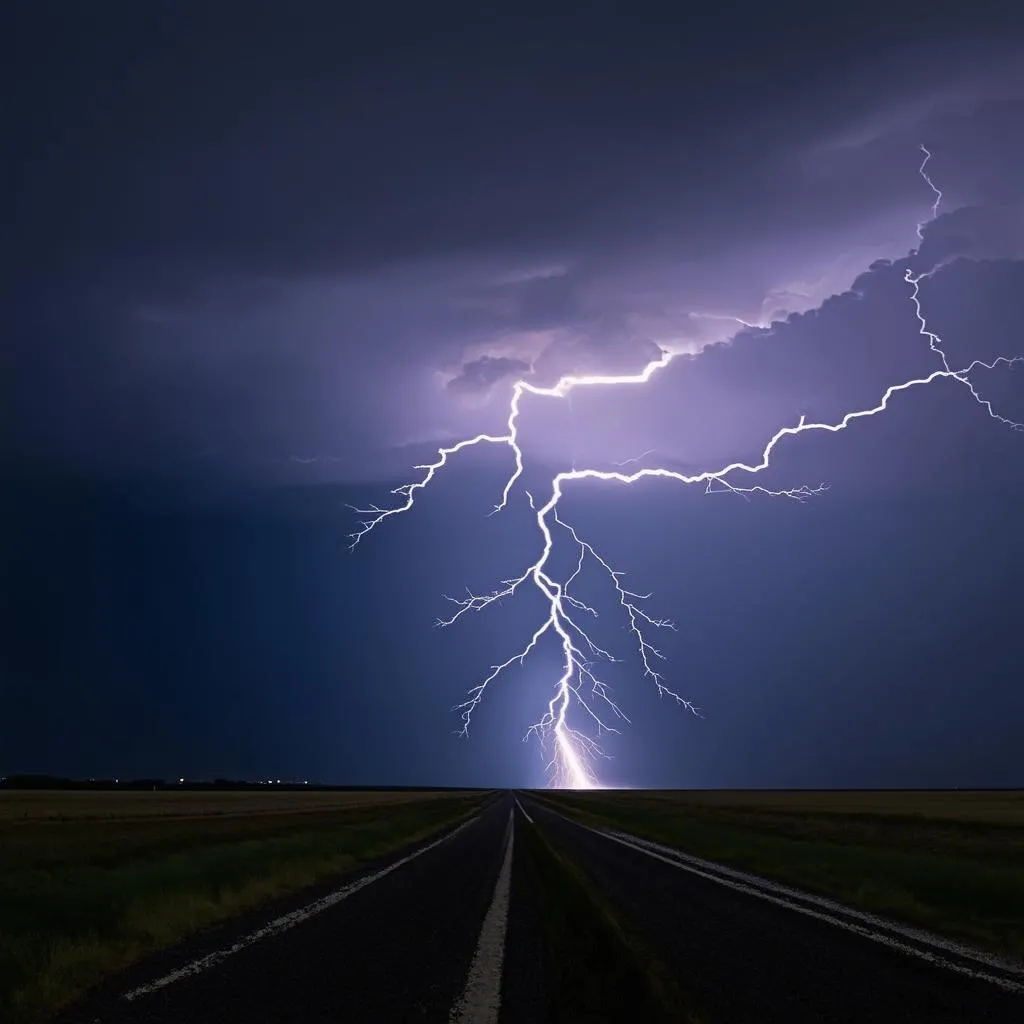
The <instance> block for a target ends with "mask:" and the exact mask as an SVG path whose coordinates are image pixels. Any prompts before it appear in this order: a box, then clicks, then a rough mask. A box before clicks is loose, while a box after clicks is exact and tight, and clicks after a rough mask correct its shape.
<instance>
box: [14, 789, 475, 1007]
mask: <svg viewBox="0 0 1024 1024" xmlns="http://www.w3.org/2000/svg"><path fill="white" fill-rule="evenodd" d="M484 798H485V795H484V794H480V793H476V794H468V795H467V794H454V795H450V796H446V797H439V796H432V797H430V798H429V799H416V798H415V797H414V798H412V799H409V800H407V801H404V802H394V801H390V802H387V803H383V804H382V805H381V806H373V805H372V802H370V801H364V802H363V803H362V804H361V805H359V806H352V807H351V808H348V809H334V810H323V809H320V808H318V809H316V810H314V811H309V810H307V809H305V808H303V805H302V802H301V798H299V799H297V800H296V801H295V802H294V807H293V809H292V810H291V811H283V810H279V811H278V812H277V813H267V814H258V815H254V816H246V815H244V814H238V815H232V816H229V817H223V816H219V815H218V816H212V815H208V814H203V813H198V814H195V815H193V816H188V814H181V815H176V816H173V817H164V816H160V817H151V818H140V819H136V820H129V819H125V818H122V817H119V816H100V817H89V818H69V819H66V820H63V821H55V820H52V819H47V820H37V819H33V818H31V817H26V818H23V819H15V820H8V821H0V1020H3V1021H5V1022H8V1024H27V1022H31V1021H36V1020H41V1019H45V1017H46V1016H47V1015H48V1014H50V1013H52V1012H53V1011H54V1010H56V1009H57V1008H59V1007H61V1006H63V1005H65V1004H66V1003H68V1002H70V1001H72V1000H74V998H75V997H77V996H79V995H80V994H81V993H82V992H83V991H84V990H86V989H87V988H88V987H90V986H91V985H92V984H94V983H95V982H96V981H97V980H99V978H100V977H101V976H102V975H104V974H107V973H109V972H111V971H114V970H117V969H119V968H122V967H125V966H127V965H128V964H130V963H132V962H134V961H136V960H138V959H139V958H141V957H143V956H145V955H146V954H148V953H151V952H153V951H155V950H158V949H161V948H165V947H167V946H170V945H172V944H173V943H175V942H177V941H178V940H180V939H182V938H184V937H185V936H187V935H189V934H191V933H193V932H196V931H198V930H200V929H202V928H205V927H207V926H209V925H212V924H214V923H216V922H219V921H223V920H226V919H228V918H231V917H233V916H236V915H237V914H238V913H240V912H241V911H243V910H246V909H248V908H251V907H253V906H256V905H258V904H260V903H262V902H264V901H266V900H269V899H272V898H274V897H277V896H281V895H284V894H286V893H290V892H295V891H299V890H302V889H304V888H307V887H308V886H310V885H312V884H314V883H316V882H319V881H322V880H324V879H327V878H330V877H332V876H336V875H340V874H342V873H344V872H346V871H349V870H351V869H353V868H355V867H357V866H359V865H360V864H361V863H364V862H365V861H368V860H372V859H373V858H375V857H379V856H382V855H385V854H387V853H390V852H391V851H393V850H396V849H399V848H400V847H402V846H404V845H406V844H408V843H412V842H416V841H418V840H420V839H423V838H425V837H427V836H430V835H432V834H434V833H436V832H439V831H442V830H443V829H445V828H447V827H449V826H451V825H453V824H454V823H455V822H456V821H458V820H459V819H461V818H464V817H466V816H468V815H470V814H472V813H473V812H474V811H475V810H476V809H477V808H478V807H479V806H480V804H481V803H482V801H483V799H484Z"/></svg>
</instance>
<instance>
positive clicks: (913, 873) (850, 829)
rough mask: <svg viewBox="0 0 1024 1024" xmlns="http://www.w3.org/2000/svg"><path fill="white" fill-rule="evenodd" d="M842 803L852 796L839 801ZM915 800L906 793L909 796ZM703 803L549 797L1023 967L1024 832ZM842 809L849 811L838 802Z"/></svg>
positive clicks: (962, 819) (933, 818)
mask: <svg viewBox="0 0 1024 1024" xmlns="http://www.w3.org/2000/svg"><path fill="white" fill-rule="evenodd" d="M840 796H842V794H840ZM909 796H911V795H908V797H909ZM813 797H814V800H813V805H812V806H806V807H801V806H800V803H799V801H797V800H788V801H774V802H773V801H770V800H768V799H758V798H757V797H756V796H755V797H753V798H752V799H751V800H750V802H749V803H747V804H744V803H743V802H742V800H717V801H716V800H707V799H703V798H702V795H701V794H687V793H680V794H676V795H675V797H674V798H673V797H672V795H671V794H656V795H648V794H645V793H643V792H641V791H636V792H626V791H623V792H620V793H610V792H603V793H593V794H565V795H561V794H560V795H558V796H550V795H547V796H545V797H544V799H548V800H550V802H551V804H552V806H554V807H556V809H558V810H561V811H563V812H568V813H570V814H571V815H572V816H575V817H577V818H579V819H580V820H581V821H584V822H586V823H587V824H592V825H608V826H612V827H614V828H619V829H622V830H623V831H625V832H631V833H633V834H634V835H637V836H642V837H644V838H647V839H653V840H656V841H658V842H662V843H665V844H666V845H668V846H672V847H675V848H677V849H679V850H682V851H684V852H687V853H692V854H695V855H696V856H699V857H705V858H707V859H708V860H713V861H717V862H719V863H722V864H727V865H730V866H732V867H736V868H740V869H742V870H745V871H750V872H752V873H754V874H757V875H761V876H763V877H766V878H772V879H775V880H778V881H781V882H785V883H788V884H790V885H793V886H794V887H796V888H799V889H803V890H806V891H809V892H814V893H819V894H821V895H825V896H829V897H832V898H834V899H837V900H839V901H841V902H843V903H846V904H848V905H850V906H853V907H858V908H860V909H862V910H866V911H871V912H874V913H877V914H880V915H884V916H886V917H890V918H892V919H894V920H899V921H903V922H905V923H907V924H911V925H917V926H919V927H923V928H926V929H929V930H931V931H934V932H937V933H940V934H944V935H947V936H950V937H952V938H957V939H961V940H965V941H967V942H969V943H972V944H974V945H976V946H979V947H981V948H984V949H988V950H991V951H993V952H996V953H1000V954H1003V955H1006V956H1010V957H1013V958H1016V959H1024V824H1022V823H1021V822H1020V821H1019V820H1007V821H996V820H991V819H988V818H979V817H977V816H971V815H969V814H958V815H957V817H955V818H952V817H951V818H948V819H943V818H942V817H941V816H939V815H937V814H929V815H914V814H913V813H911V812H910V809H909V808H910V804H909V803H908V802H904V803H903V804H900V806H899V808H898V809H892V810H886V811H878V810H875V811H874V812H872V811H868V810H865V811H862V812H859V813H855V812H851V811H850V810H848V809H844V808H842V807H840V809H835V808H832V809H829V808H828V807H827V806H822V804H823V803H826V804H827V795H823V794H813ZM840 803H841V801H840Z"/></svg>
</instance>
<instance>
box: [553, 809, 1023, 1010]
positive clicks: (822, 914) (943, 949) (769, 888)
mask: <svg viewBox="0 0 1024 1024" xmlns="http://www.w3.org/2000/svg"><path fill="white" fill-rule="evenodd" d="M545 809H546V810H548V811H549V812H550V813H551V814H554V815H555V816H556V817H559V818H562V819H563V820H565V821H568V822H570V823H571V824H573V825H576V826H577V827H578V828H582V829H586V831H588V832H593V833H594V834H595V835H598V836H602V837H603V838H605V839H610V840H612V842H615V843H620V844H621V845H622V846H626V847H628V848H629V849H632V850H635V851H636V852H637V853H642V854H644V855H645V856H648V857H653V858H654V859H655V860H660V861H662V862H663V863H665V864H668V865H670V866H671V867H674V868H678V869H679V870H680V871H689V872H690V873H691V874H694V875H698V876H699V877H701V878H705V879H707V880H708V881H710V882H716V883H717V884H718V885H724V886H726V887H727V888H729V889H735V890H736V891H737V892H742V893H744V894H746V895H748V896H756V897H757V898H758V899H762V900H766V901H767V902H769V903H775V904H777V905H778V906H780V907H785V908H787V909H788V910H793V911H796V913H798V914H804V915H805V916H807V917H813V918H815V919H817V920H819V921H824V922H826V923H827V924H831V925H835V926H836V927H837V928H842V929H844V930H845V931H848V932H852V933H853V934H855V935H860V936H862V937H863V938H866V939H871V941H872V942H878V943H880V944H881V945H883V946H888V947H889V948H890V949H895V950H898V951H899V952H901V953H905V954H907V955H908V956H915V957H918V958H919V959H921V960H925V961H927V962H928V963H930V964H934V965H935V966H937V967H944V968H946V969H947V970H951V971H956V972H957V973H958V974H965V975H967V976H968V977H971V978H976V979H978V980H979V981H987V982H989V983H991V984H993V985H998V986H999V988H1001V989H1004V990H1005V991H1007V992H1014V993H1018V994H1021V993H1024V968H1022V967H1021V966H1019V965H1017V964H1015V963H1013V962H1011V961H1007V960H1002V959H1000V958H999V957H996V956H991V955H989V954H987V953H984V952H982V951H981V950H977V949H971V948H970V947H969V946H961V945H959V944H958V943H955V942H951V941H949V940H947V939H943V938H942V937H941V936H938V935H932V934H931V933H929V932H922V931H918V930H917V929H913V928H907V927H906V926H904V925H900V924H897V923H896V922H894V921H887V920H884V919H882V918H878V917H875V916H874V915H872V914H865V913H864V912H863V911H859V910H854V909H853V907H847V906H845V905H843V904H841V903H835V902H833V901H832V900H826V899H822V898H821V897H817V896H814V895H812V894H810V893H802V892H800V891H799V890H796V889H789V888H788V887H787V886H780V885H777V884H775V883H772V882H770V881H768V880H767V879H763V878H760V877H758V876H756V875H747V874H745V873H744V872H738V871H735V870H734V869H732V868H727V867H725V866H724V865H721V864H715V863H714V862H712V861H701V860H700V858H693V857H690V856H689V855H688V854H684V853H682V852H681V851H679V850H674V849H673V848H672V847H669V846H662V845H661V844H660V843H654V842H652V841H651V840H649V839H641V838H640V837H639V836H634V835H632V834H630V833H628V832H617V831H614V830H602V829H596V828H591V827H590V826H589V825H584V824H582V823H581V822H579V821H575V820H574V819H572V818H568V817H566V816H565V815H563V814H559V813H558V811H554V810H551V808H545ZM694 862H700V863H701V865H702V866H701V867H698V866H697V865H696V863H694ZM709 867H710V868H713V870H710V871H709V870H706V868H709ZM727 876H731V877H727ZM740 879H742V881H741V880H740ZM789 894H792V896H794V897H798V898H799V899H800V900H803V901H804V902H805V903H812V904H815V905H816V906H817V907H820V908H822V909H820V910H818V909H814V908H812V907H810V906H805V905H803V904H801V903H796V902H793V900H792V899H788V898H787V895H789ZM827 910H836V911H839V912H841V913H842V914H844V915H845V917H837V916H835V914H832V913H827V912H826V911H827ZM851 918H852V919H853V920H851ZM872 926H874V927H872ZM879 927H882V928H885V929H886V930H887V931H890V932H894V933H896V934H897V935H900V936H903V937H905V938H906V939H913V940H915V941H917V942H920V943H922V944H924V945H926V946H931V947H932V948H931V949H922V948H921V947H920V946H914V945H910V943H909V942H903V941H900V939H899V938H896V937H894V936H892V935H886V934H884V933H882V932H879V931H877V930H876V929H877V928H879ZM943 953H947V954H954V955H957V956H961V957H964V958H965V959H969V960H973V961H975V962H976V963H978V964H979V965H981V966H985V967H990V968H996V969H999V970H1003V971H1006V972H1007V974H1010V975H1012V976H1013V977H1001V976H999V975H997V974H990V973H988V972H987V971H985V970H983V969H976V968H974V967H971V966H969V965H967V964H963V963H960V962H958V961H956V960H950V959H947V957H945V956H943V955H942V954H943Z"/></svg>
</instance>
